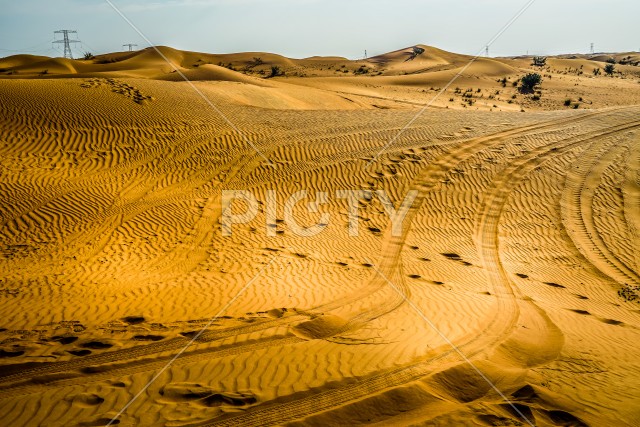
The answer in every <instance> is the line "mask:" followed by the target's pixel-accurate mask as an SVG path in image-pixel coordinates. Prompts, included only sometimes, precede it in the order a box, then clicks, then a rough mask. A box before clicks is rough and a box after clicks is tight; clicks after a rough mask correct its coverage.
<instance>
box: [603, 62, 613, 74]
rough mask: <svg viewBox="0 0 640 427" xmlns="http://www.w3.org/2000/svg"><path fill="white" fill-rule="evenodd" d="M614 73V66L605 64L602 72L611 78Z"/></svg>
mask: <svg viewBox="0 0 640 427" xmlns="http://www.w3.org/2000/svg"><path fill="white" fill-rule="evenodd" d="M615 71H616V66H615V65H614V64H607V65H605V66H604V72H605V73H607V75H608V76H612V75H613V73H614V72H615Z"/></svg>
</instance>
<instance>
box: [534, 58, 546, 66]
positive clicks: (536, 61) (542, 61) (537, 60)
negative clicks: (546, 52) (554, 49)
mask: <svg viewBox="0 0 640 427" xmlns="http://www.w3.org/2000/svg"><path fill="white" fill-rule="evenodd" d="M533 65H535V66H536V67H544V66H545V65H547V57H546V56H534V57H533Z"/></svg>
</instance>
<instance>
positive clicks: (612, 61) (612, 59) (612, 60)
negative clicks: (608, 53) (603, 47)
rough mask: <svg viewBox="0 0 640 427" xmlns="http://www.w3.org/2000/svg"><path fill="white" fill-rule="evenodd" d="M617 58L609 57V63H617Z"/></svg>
mask: <svg viewBox="0 0 640 427" xmlns="http://www.w3.org/2000/svg"><path fill="white" fill-rule="evenodd" d="M615 63H616V60H615V59H614V58H609V59H607V64H615Z"/></svg>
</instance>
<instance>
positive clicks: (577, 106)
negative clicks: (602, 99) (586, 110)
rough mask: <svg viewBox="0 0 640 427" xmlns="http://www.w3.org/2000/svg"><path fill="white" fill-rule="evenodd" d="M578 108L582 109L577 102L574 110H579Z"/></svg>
mask: <svg viewBox="0 0 640 427" xmlns="http://www.w3.org/2000/svg"><path fill="white" fill-rule="evenodd" d="M578 108H580V104H578V103H577V102H576V103H575V104H573V109H574V110H577V109H578Z"/></svg>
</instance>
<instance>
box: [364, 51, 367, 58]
mask: <svg viewBox="0 0 640 427" xmlns="http://www.w3.org/2000/svg"><path fill="white" fill-rule="evenodd" d="M364 59H367V49H365V50H364Z"/></svg>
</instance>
